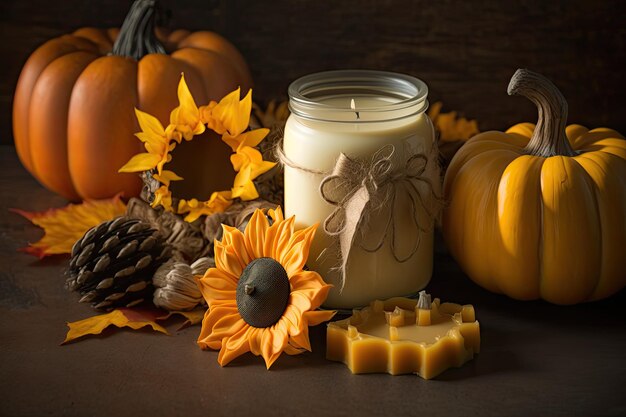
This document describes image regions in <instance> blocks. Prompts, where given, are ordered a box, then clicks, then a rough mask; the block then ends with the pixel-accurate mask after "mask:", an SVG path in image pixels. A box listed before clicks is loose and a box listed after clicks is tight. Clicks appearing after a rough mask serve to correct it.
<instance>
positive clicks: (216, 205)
mask: <svg viewBox="0 0 626 417" xmlns="http://www.w3.org/2000/svg"><path fill="white" fill-rule="evenodd" d="M232 203H233V202H232V194H231V192H230V191H216V192H214V193H213V194H211V197H210V198H209V200H208V201H198V200H197V199H195V198H192V199H191V200H180V201H179V202H178V214H184V213H189V214H188V215H187V216H185V221H186V222H189V223H191V222H193V221H195V220H196V219H198V218H199V217H200V216H203V215H207V216H208V215H210V214H213V213H221V212H223V211H225V210H226V209H227V208H228V207H230V205H231V204H232Z"/></svg>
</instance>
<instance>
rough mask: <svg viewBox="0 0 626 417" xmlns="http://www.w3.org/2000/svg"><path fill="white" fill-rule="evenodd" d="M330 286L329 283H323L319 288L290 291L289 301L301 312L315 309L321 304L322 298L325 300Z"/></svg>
mask: <svg viewBox="0 0 626 417" xmlns="http://www.w3.org/2000/svg"><path fill="white" fill-rule="evenodd" d="M330 288H331V286H330V285H324V286H323V287H322V288H319V289H306V290H298V291H292V292H291V295H290V298H289V302H290V304H293V305H294V306H296V307H297V308H298V309H299V310H300V311H303V312H304V311H308V310H315V309H316V308H318V307H319V306H321V305H322V303H323V302H324V300H326V298H327V297H328V291H330Z"/></svg>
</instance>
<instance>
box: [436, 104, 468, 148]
mask: <svg viewBox="0 0 626 417" xmlns="http://www.w3.org/2000/svg"><path fill="white" fill-rule="evenodd" d="M442 106H443V104H442V103H441V102H437V103H435V104H433V105H432V106H431V108H430V110H429V111H428V116H429V117H430V118H431V119H432V121H433V124H434V125H435V128H436V129H437V131H438V132H439V138H440V139H441V141H443V142H452V141H457V140H462V141H466V140H468V139H469V138H471V137H472V136H474V135H476V134H477V133H480V131H479V130H478V123H477V122H476V120H468V119H466V118H465V117H457V112H454V111H452V112H449V113H441V107H442Z"/></svg>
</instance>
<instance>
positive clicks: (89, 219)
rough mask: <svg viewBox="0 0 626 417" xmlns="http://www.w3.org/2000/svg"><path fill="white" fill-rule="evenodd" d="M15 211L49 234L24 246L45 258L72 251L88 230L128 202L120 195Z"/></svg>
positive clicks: (116, 212) (109, 217)
mask: <svg viewBox="0 0 626 417" xmlns="http://www.w3.org/2000/svg"><path fill="white" fill-rule="evenodd" d="M13 211H14V212H16V213H18V214H20V215H22V216H24V217H26V218H27V219H28V220H30V221H31V222H32V223H33V224H35V225H37V226H39V227H41V228H42V229H44V232H45V234H44V236H43V238H41V240H39V241H38V242H36V243H32V244H30V245H29V246H28V247H26V248H23V249H21V250H22V251H24V252H26V253H30V254H31V255H35V256H38V257H39V258H43V257H44V256H47V255H57V254H62V253H70V252H71V251H72V246H73V245H74V243H75V242H76V241H77V240H78V239H80V238H81V237H83V235H84V234H85V232H87V230H89V229H91V228H92V227H94V226H97V225H99V224H100V223H102V222H104V221H107V220H111V219H113V218H115V217H117V216H120V215H122V214H124V213H125V212H126V204H124V202H123V201H122V199H121V198H120V196H119V195H118V196H116V197H113V198H110V199H107V200H93V201H85V202H83V203H81V204H70V205H68V206H66V207H63V208H58V209H50V210H47V211H45V212H41V213H35V212H28V211H23V210H18V209H13Z"/></svg>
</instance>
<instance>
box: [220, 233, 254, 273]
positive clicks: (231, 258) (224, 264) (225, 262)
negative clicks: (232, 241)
mask: <svg viewBox="0 0 626 417" xmlns="http://www.w3.org/2000/svg"><path fill="white" fill-rule="evenodd" d="M243 249H244V250H245V246H244V248H243ZM214 250H215V266H216V267H217V269H220V270H222V271H224V270H226V271H229V272H230V273H231V274H232V275H234V276H237V277H239V276H241V273H242V272H243V269H244V268H245V267H246V265H247V264H246V262H245V261H244V260H243V259H242V255H241V250H240V248H238V249H237V250H235V248H233V247H232V246H226V245H223V244H222V242H217V241H216V242H215V245H214Z"/></svg>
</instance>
